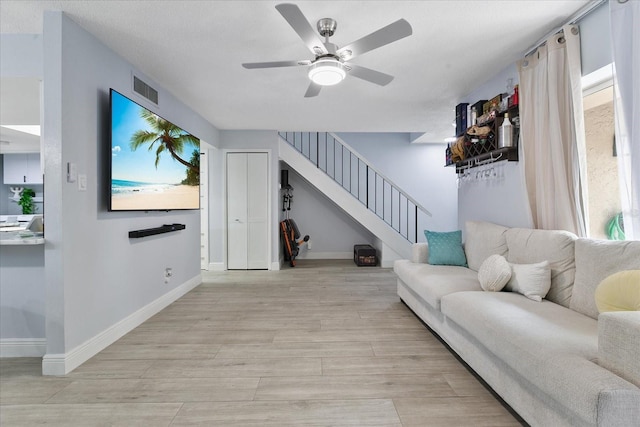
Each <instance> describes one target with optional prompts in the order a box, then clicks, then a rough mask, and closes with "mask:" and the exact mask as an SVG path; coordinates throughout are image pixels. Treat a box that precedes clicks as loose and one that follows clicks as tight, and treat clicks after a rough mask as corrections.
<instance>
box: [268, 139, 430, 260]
mask: <svg viewBox="0 0 640 427" xmlns="http://www.w3.org/2000/svg"><path fill="white" fill-rule="evenodd" d="M279 135H280V147H279V150H280V159H281V160H283V161H284V162H286V163H287V164H288V165H289V166H291V167H292V168H293V169H295V170H296V172H298V173H299V174H300V175H301V176H303V177H304V178H305V179H306V180H307V181H309V182H310V183H311V184H312V185H313V186H315V187H316V188H317V189H318V190H319V191H321V192H322V193H324V194H325V195H326V196H328V197H329V198H330V199H332V200H333V201H334V202H335V203H336V204H337V205H338V206H340V207H341V208H342V209H343V210H344V211H345V212H346V213H347V214H349V215H350V216H351V217H353V218H354V219H355V220H356V221H358V222H359V223H360V224H362V225H363V226H364V227H365V228H367V229H368V230H369V231H370V232H371V233H372V234H374V235H375V236H376V237H377V238H378V239H379V240H380V242H381V248H379V249H381V251H382V253H381V259H382V266H383V267H389V266H390V264H391V263H392V261H393V259H398V258H410V257H411V244H412V243H415V242H417V241H418V233H419V230H423V229H424V228H425V227H424V225H423V224H425V222H426V220H427V218H428V217H430V216H431V213H430V212H429V211H428V210H427V209H425V208H424V207H423V206H422V205H420V203H418V202H417V201H416V200H414V199H413V198H411V197H410V196H409V195H408V194H407V193H405V192H404V191H402V189H400V188H399V187H398V186H397V185H395V184H394V183H393V182H392V181H391V180H390V179H388V178H387V177H385V176H384V175H383V174H381V173H380V172H378V171H377V170H376V169H375V168H374V167H373V166H372V165H371V164H370V163H369V162H367V161H366V160H365V159H364V158H363V157H362V156H360V155H359V154H358V153H357V152H356V151H355V150H353V149H352V148H351V147H349V145H348V144H346V143H345V142H344V141H342V140H341V139H340V138H339V137H337V136H336V135H334V134H332V133H329V132H280V133H279ZM385 264H386V265H385Z"/></svg>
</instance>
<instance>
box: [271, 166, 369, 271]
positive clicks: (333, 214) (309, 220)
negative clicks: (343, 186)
mask: <svg viewBox="0 0 640 427" xmlns="http://www.w3.org/2000/svg"><path fill="white" fill-rule="evenodd" d="M281 169H286V170H288V171H289V185H291V186H292V187H293V193H292V194H293V202H292V204H291V210H290V211H289V215H290V217H291V218H293V219H294V220H295V222H296V224H297V225H298V228H299V229H300V234H301V235H302V236H304V235H306V234H308V235H309V236H310V241H311V250H309V249H308V247H307V245H302V247H301V248H300V253H299V255H298V257H299V258H300V259H305V258H306V259H342V258H347V259H350V258H353V245H356V244H370V245H374V244H376V238H375V236H374V235H373V234H371V233H370V232H369V231H368V230H367V229H365V228H364V227H363V226H362V225H360V224H359V223H358V222H357V221H355V220H354V219H353V218H351V217H350V216H349V215H347V214H346V213H345V212H344V211H343V210H342V209H341V208H340V207H339V206H338V205H336V204H335V203H334V202H333V201H332V200H330V199H328V198H327V197H326V196H325V195H324V194H322V193H321V192H320V191H318V190H317V189H316V188H315V187H314V186H313V185H311V184H310V183H309V182H307V181H306V180H305V179H304V178H302V177H301V176H300V175H299V174H298V173H296V171H295V170H293V169H292V168H291V167H289V166H288V165H287V164H286V163H284V162H281ZM283 194H284V192H282V191H281V192H280V199H279V210H280V217H281V218H283V212H282V195H283Z"/></svg>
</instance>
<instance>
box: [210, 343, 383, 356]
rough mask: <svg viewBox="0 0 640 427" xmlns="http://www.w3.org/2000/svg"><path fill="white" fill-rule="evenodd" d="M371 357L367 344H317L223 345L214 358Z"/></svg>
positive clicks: (369, 346) (369, 347) (371, 352)
mask: <svg viewBox="0 0 640 427" xmlns="http://www.w3.org/2000/svg"><path fill="white" fill-rule="evenodd" d="M332 356H333V357H354V356H373V350H372V348H371V345H370V344H369V343H368V342H338V343H336V342H318V343H313V342H312V343H309V342H301V343H295V342H294V343H274V344H224V345H222V346H221V347H220V351H218V353H217V354H216V358H222V359H230V358H253V357H255V358H275V357H332Z"/></svg>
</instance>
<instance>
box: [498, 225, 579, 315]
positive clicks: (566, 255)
mask: <svg viewBox="0 0 640 427" xmlns="http://www.w3.org/2000/svg"><path fill="white" fill-rule="evenodd" d="M506 237H507V246H508V248H509V252H508V254H507V261H509V262H511V263H514V264H533V263H537V262H542V261H549V266H550V267H551V287H550V288H549V292H548V293H547V296H546V299H548V300H549V301H553V302H555V303H558V304H560V305H563V306H565V307H569V303H570V300H571V288H572V286H573V281H574V278H575V271H576V267H575V259H574V243H575V241H576V239H577V237H576V236H575V235H574V234H572V233H569V232H568V231H560V230H533V229H528V228H510V229H509V230H507V232H506Z"/></svg>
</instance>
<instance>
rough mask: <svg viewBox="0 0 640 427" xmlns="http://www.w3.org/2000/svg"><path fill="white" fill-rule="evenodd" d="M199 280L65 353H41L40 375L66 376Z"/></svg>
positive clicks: (189, 282)
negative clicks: (42, 355) (42, 354)
mask: <svg viewBox="0 0 640 427" xmlns="http://www.w3.org/2000/svg"><path fill="white" fill-rule="evenodd" d="M200 283H202V276H201V275H200V274H198V275H197V276H195V277H193V278H192V279H189V280H187V281H186V282H185V283H183V284H182V285H180V286H178V287H177V288H175V289H173V290H172V291H170V292H167V293H166V294H164V295H162V296H161V297H160V298H158V299H156V300H155V301H152V302H150V303H149V304H147V305H145V306H144V307H142V308H141V309H139V310H138V311H136V312H134V313H132V314H131V315H129V316H127V317H125V318H124V319H122V320H121V321H119V322H118V323H116V324H114V325H113V326H111V327H109V328H108V329H105V330H104V331H102V332H100V333H99V334H98V335H96V336H94V337H93V338H90V339H89V340H87V341H85V342H84V343H83V344H81V345H79V346H77V347H76V348H74V349H72V350H71V351H69V352H67V353H61V354H45V355H44V357H43V358H42V374H43V375H66V374H68V373H69V372H71V371H73V370H74V369H75V368H77V367H78V366H80V365H82V364H83V363H84V362H86V361H87V360H89V359H90V358H92V357H93V356H95V355H96V354H97V353H99V352H100V351H102V350H104V349H105V348H106V347H108V346H110V345H111V344H113V343H114V342H116V341H117V340H119V339H120V338H122V337H123V336H124V335H126V334H127V333H128V332H130V331H131V330H133V329H134V328H136V327H138V326H139V325H140V324H142V323H143V322H144V321H146V320H147V319H149V318H150V317H152V316H154V315H155V314H157V313H158V312H160V311H161V310H163V309H164V308H165V307H167V306H168V305H169V304H171V303H172V302H174V301H175V300H177V299H178V298H180V297H181V296H183V295H184V294H186V293H187V292H189V291H190V290H192V289H193V288H195V287H196V286H198V285H199V284H200Z"/></svg>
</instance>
